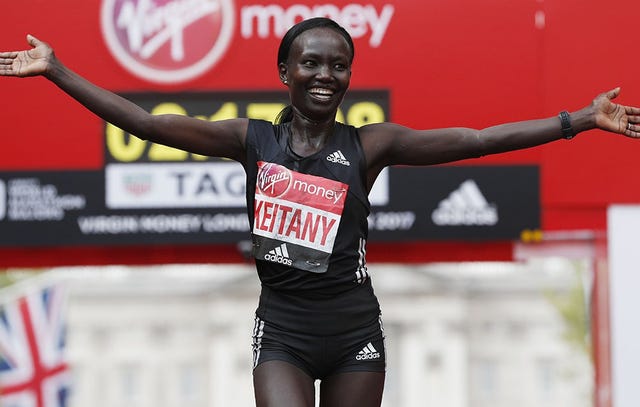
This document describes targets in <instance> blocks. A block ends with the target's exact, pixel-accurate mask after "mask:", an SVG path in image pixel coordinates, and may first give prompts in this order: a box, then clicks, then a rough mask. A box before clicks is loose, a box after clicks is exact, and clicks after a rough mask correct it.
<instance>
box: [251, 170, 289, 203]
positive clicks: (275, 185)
mask: <svg viewBox="0 0 640 407" xmlns="http://www.w3.org/2000/svg"><path fill="white" fill-rule="evenodd" d="M259 166H260V167H259V169H258V190H259V191H260V192H261V193H262V194H263V195H267V196H270V197H272V198H277V197H279V196H282V195H284V194H285V193H286V192H287V191H288V190H289V187H290V186H291V180H292V177H291V171H289V169H288V168H286V167H283V166H282V165H278V164H272V163H260V164H259Z"/></svg>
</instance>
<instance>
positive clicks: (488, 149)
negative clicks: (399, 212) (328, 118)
mask: <svg viewBox="0 0 640 407" xmlns="http://www.w3.org/2000/svg"><path fill="white" fill-rule="evenodd" d="M619 93H620V89H619V88H616V89H613V90H611V91H609V92H606V93H602V94H600V95H598V96H597V97H596V98H595V99H594V100H593V102H592V103H591V105H589V106H587V107H585V108H583V109H580V110H578V111H576V112H573V113H571V115H570V117H571V124H572V127H573V130H574V133H575V134H577V133H580V132H583V131H586V130H590V129H595V128H598V129H601V130H606V131H610V132H612V133H618V134H623V135H626V136H628V137H633V138H640V108H636V107H630V106H624V105H620V104H616V103H613V99H615V98H616V97H617V96H618V94H619ZM360 135H361V139H362V144H363V148H364V150H365V156H366V158H367V163H368V165H369V173H370V175H369V178H370V179H371V177H373V178H374V179H375V176H377V174H378V172H379V171H380V170H381V169H382V168H383V167H385V166H388V165H431V164H441V163H447V162H451V161H456V160H462V159H466V158H474V157H481V156H483V155H488V154H496V153H503V152H506V151H513V150H518V149H523V148H528V147H534V146H538V145H541V144H545V143H548V142H551V141H554V140H558V139H560V138H562V130H561V125H560V119H559V118H558V117H551V118H547V119H538V120H528V121H522V122H515V123H507V124H501V125H498V126H492V127H488V128H486V129H482V130H475V129H468V128H445V129H434V130H414V129H410V128H407V127H403V126H399V125H396V124H391V123H381V124H372V125H368V126H364V127H362V128H361V129H360Z"/></svg>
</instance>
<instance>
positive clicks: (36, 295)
mask: <svg viewBox="0 0 640 407" xmlns="http://www.w3.org/2000/svg"><path fill="white" fill-rule="evenodd" d="M63 291H64V290H63V289H62V288H61V287H58V286H53V287H48V288H44V289H40V290H37V291H35V292H33V293H30V294H26V295H24V296H21V297H19V298H17V299H16V300H13V301H10V302H9V303H7V304H0V405H1V406H2V407H64V406H66V405H67V398H68V397H67V396H68V394H69V382H70V373H69V369H68V366H67V363H66V361H65V357H64V345H65V324H64V319H65V318H64V304H65V293H64V292H63Z"/></svg>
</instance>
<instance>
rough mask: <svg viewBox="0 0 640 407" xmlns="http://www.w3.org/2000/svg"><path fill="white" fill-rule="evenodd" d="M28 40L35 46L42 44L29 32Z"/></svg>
mask: <svg viewBox="0 0 640 407" xmlns="http://www.w3.org/2000/svg"><path fill="white" fill-rule="evenodd" d="M27 42H28V43H29V45H31V46H32V47H34V48H35V47H37V46H38V44H40V42H41V41H40V40H39V39H37V38H36V37H34V36H33V35H31V34H27Z"/></svg>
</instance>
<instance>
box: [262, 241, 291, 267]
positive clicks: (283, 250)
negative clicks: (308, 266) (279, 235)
mask: <svg viewBox="0 0 640 407" xmlns="http://www.w3.org/2000/svg"><path fill="white" fill-rule="evenodd" d="M264 259H265V260H267V261H272V262H274V263H280V264H284V265H285V266H290V265H292V264H293V262H292V261H291V259H290V258H289V251H288V250H287V244H286V243H282V244H281V245H280V246H279V247H276V248H275V249H273V250H270V251H269V253H267V254H265V255H264Z"/></svg>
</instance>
